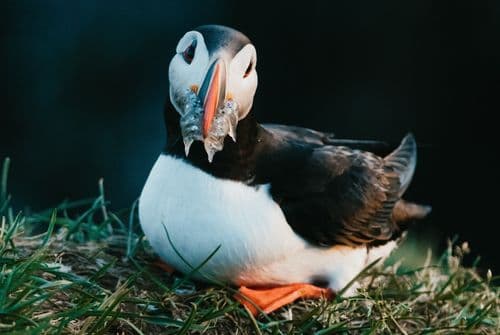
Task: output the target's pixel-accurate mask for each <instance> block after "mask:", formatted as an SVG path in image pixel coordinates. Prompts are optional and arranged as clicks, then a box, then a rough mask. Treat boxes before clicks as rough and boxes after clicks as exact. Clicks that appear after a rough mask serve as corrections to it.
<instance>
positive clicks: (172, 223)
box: [139, 155, 395, 290]
mask: <svg viewBox="0 0 500 335" xmlns="http://www.w3.org/2000/svg"><path fill="white" fill-rule="evenodd" d="M139 218H140V221H141V225H142V228H143V230H144V233H145V234H146V236H147V238H148V239H149V242H150V243H151V245H152V247H153V249H154V250H155V251H156V252H157V253H158V254H159V255H160V257H161V258H162V259H163V260H164V261H165V262H167V263H168V264H170V265H172V266H174V267H175V268H176V269H178V270H179V271H181V272H184V273H188V272H190V271H191V267H197V266H199V265H200V264H202V263H203V262H204V261H205V260H206V259H207V257H208V256H209V255H210V254H211V253H212V252H213V251H214V250H215V249H216V248H217V247H219V246H220V249H219V250H218V251H217V252H216V253H215V254H214V255H213V257H212V258H210V260H209V261H208V262H207V263H206V264H205V265H204V266H203V267H202V269H201V270H200V272H199V274H198V275H197V276H196V277H198V278H199V279H203V276H210V277H212V278H215V279H218V280H223V281H228V282H232V283H234V284H238V285H271V284H275V285H277V284H286V283H297V282H311V281H312V280H314V279H316V278H321V279H324V280H327V281H328V282H329V286H330V287H331V288H332V289H335V290H337V289H340V288H342V287H343V286H344V285H345V284H346V283H347V282H349V281H350V280H351V279H352V278H353V277H354V276H355V275H356V274H357V273H358V272H359V271H361V270H362V269H363V267H364V266H365V265H366V264H367V262H369V261H370V258H371V257H369V255H367V250H366V248H356V249H354V248H349V247H334V248H329V249H325V248H317V247H314V246H311V245H309V244H308V243H307V242H306V241H304V240H303V239H302V238H300V237H299V236H298V235H296V234H295V233H294V232H293V231H292V229H291V228H290V226H289V225H288V224H287V222H286V219H285V217H284V215H283V212H282V211H281V209H280V207H279V206H278V205H277V204H276V203H275V202H274V201H273V199H272V198H271V196H270V194H269V187H268V186H267V185H264V186H261V187H259V188H255V187H250V186H247V185H244V184H242V183H240V182H235V181H230V180H222V179H218V178H215V177H213V176H211V175H209V174H207V173H205V172H203V171H201V170H199V169H197V168H195V167H193V166H191V165H189V164H188V163H186V162H184V161H183V160H181V159H176V158H173V157H171V156H166V155H161V156H160V157H159V158H158V160H157V162H156V163H155V165H154V167H153V169H152V171H151V173H150V175H149V177H148V180H147V182H146V185H145V186H144V189H143V191H142V194H141V197H140V200H139ZM167 232H168V235H169V236H170V239H171V242H169V240H168V238H167ZM394 245H395V244H394V243H393V242H391V243H390V244H388V245H386V246H385V247H384V249H387V252H385V251H384V252H382V254H383V255H382V256H384V255H385V254H388V253H389V252H390V251H391V250H392V249H393V248H394ZM174 247H175V249H176V250H177V252H178V253H177V252H176V251H175V250H174ZM381 250H382V249H379V250H378V252H379V253H380V251H381ZM178 254H180V255H181V256H182V258H184V260H182V258H181V257H179V255H178ZM187 263H189V264H187Z"/></svg>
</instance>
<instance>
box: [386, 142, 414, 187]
mask: <svg viewBox="0 0 500 335" xmlns="http://www.w3.org/2000/svg"><path fill="white" fill-rule="evenodd" d="M384 160H385V165H386V166H388V167H391V168H392V169H393V170H394V171H395V172H396V173H397V174H398V175H399V182H400V188H399V193H398V196H400V197H401V196H402V195H403V193H404V192H405V191H406V189H407V188H408V186H409V185H410V182H411V179H412V178H413V174H414V173H415V167H416V165H417V143H416V142H415V137H414V136H413V134H411V133H409V134H408V135H406V136H405V138H403V140H402V141H401V144H400V145H399V147H398V148H396V150H394V151H393V152H392V153H391V154H389V155H387V156H386V157H385V158H384Z"/></svg>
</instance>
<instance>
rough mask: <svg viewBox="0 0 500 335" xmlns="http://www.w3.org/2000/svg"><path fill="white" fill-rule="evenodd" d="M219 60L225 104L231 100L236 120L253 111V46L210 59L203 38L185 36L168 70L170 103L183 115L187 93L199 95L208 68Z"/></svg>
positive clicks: (193, 32)
mask: <svg viewBox="0 0 500 335" xmlns="http://www.w3.org/2000/svg"><path fill="white" fill-rule="evenodd" d="M216 60H222V61H223V63H224V64H225V66H226V72H225V73H226V78H225V83H226V87H225V92H226V94H225V100H234V101H235V102H236V103H237V104H238V106H239V109H238V117H239V119H240V120H241V119H243V118H244V117H245V116H246V115H247V114H248V113H249V112H250V109H251V108H252V104H253V97H254V95H255V91H256V89H257V72H256V70H255V66H256V64H257V53H256V51H255V47H254V46H253V45H252V44H247V45H245V46H244V47H243V48H242V49H241V50H240V51H239V52H238V53H237V54H236V55H235V56H234V57H231V55H230V54H229V53H228V52H227V51H225V50H224V49H221V50H218V51H216V52H215V53H213V54H212V55H209V52H208V50H207V47H206V45H205V41H204V39H203V36H202V35H201V34H200V33H199V32H197V31H190V32H187V33H186V34H185V35H184V36H183V37H182V38H181V40H180V41H179V43H178V44H177V48H176V55H175V56H174V57H173V58H172V61H171V62H170V66H169V81H170V100H171V102H172V104H173V105H174V107H175V108H176V110H177V111H178V112H179V113H180V114H182V112H183V110H182V108H183V106H182V101H183V99H184V95H185V94H186V91H187V90H188V89H191V90H193V91H194V92H198V90H199V89H200V87H201V85H202V83H203V80H204V79H205V76H206V74H207V71H208V69H209V67H210V65H211V64H212V63H213V62H215V61H216Z"/></svg>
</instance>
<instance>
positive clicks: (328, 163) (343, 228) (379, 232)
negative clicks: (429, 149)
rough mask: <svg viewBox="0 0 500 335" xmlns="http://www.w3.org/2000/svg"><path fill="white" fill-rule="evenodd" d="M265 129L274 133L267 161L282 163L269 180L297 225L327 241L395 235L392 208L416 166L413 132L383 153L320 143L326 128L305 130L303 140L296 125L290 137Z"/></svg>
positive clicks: (310, 236) (326, 243) (306, 235)
mask: <svg viewBox="0 0 500 335" xmlns="http://www.w3.org/2000/svg"><path fill="white" fill-rule="evenodd" d="M289 129H290V128H289ZM302 129H303V128H302ZM302 129H300V130H301V132H302ZM266 130H267V131H268V132H270V133H271V134H272V137H273V138H274V139H275V140H274V141H273V143H275V148H274V151H275V152H274V154H272V155H269V157H268V159H267V164H273V165H274V166H280V171H277V172H276V173H275V174H274V175H273V176H272V178H271V180H270V181H271V194H272V196H273V198H274V199H275V201H276V202H277V203H278V204H279V205H280V207H281V208H282V210H283V212H284V214H285V217H286V219H287V221H288V223H289V224H290V226H291V227H292V228H293V229H294V231H296V232H297V233H298V234H299V235H301V236H302V237H304V238H305V239H307V240H309V241H310V242H312V243H315V244H319V245H324V246H330V245H333V244H338V243H342V244H346V245H359V244H367V243H371V242H374V241H385V240H389V239H391V237H392V236H393V234H394V232H395V231H396V230H397V229H398V227H397V225H396V224H395V223H394V221H393V220H392V212H393V208H394V206H395V204H396V202H397V201H398V200H399V199H400V194H401V190H402V188H403V187H406V186H407V184H408V183H409V180H410V179H411V176H412V174H413V171H414V167H415V166H414V162H415V153H416V145H415V141H414V139H413V136H411V135H408V136H407V137H406V138H405V139H404V140H403V142H402V144H401V145H400V147H399V148H398V149H396V150H395V151H394V152H393V153H392V154H391V155H389V156H387V158H386V159H384V158H381V157H378V156H376V155H374V154H372V153H369V152H364V151H359V150H354V149H350V148H347V147H343V146H333V145H317V144H319V143H316V142H315V141H319V140H320V138H321V134H322V133H319V134H318V133H316V132H314V131H309V130H305V131H306V132H305V133H304V134H305V135H306V136H305V138H306V139H305V140H304V137H301V136H302V135H300V133H297V132H293V131H291V130H290V132H291V133H293V134H292V135H291V136H288V137H287V136H286V134H285V133H284V132H283V131H280V129H277V130H276V129H273V128H272V127H271V128H269V127H267V128H266ZM314 136H317V137H316V138H314ZM301 138H302V142H301V141H300V139H301Z"/></svg>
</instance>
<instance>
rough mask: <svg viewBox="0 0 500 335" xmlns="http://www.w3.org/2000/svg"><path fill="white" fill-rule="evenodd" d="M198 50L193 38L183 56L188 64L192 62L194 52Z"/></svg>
mask: <svg viewBox="0 0 500 335" xmlns="http://www.w3.org/2000/svg"><path fill="white" fill-rule="evenodd" d="M195 51H196V40H193V42H191V44H190V45H189V46H188V47H187V48H186V50H184V51H183V52H182V58H184V61H185V62H186V63H188V64H191V62H192V61H193V58H194V53H195Z"/></svg>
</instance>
